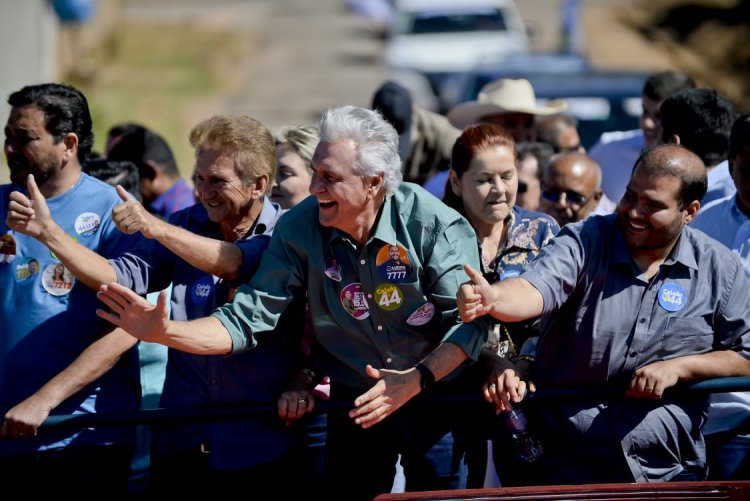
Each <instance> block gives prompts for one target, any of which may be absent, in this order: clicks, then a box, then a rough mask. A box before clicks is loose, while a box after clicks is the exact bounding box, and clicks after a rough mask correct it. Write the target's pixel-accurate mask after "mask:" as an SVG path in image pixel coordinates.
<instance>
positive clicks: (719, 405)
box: [690, 194, 750, 435]
mask: <svg viewBox="0 0 750 501" xmlns="http://www.w3.org/2000/svg"><path fill="white" fill-rule="evenodd" d="M717 222H720V224H717ZM690 226H691V227H693V228H695V229H698V230H701V231H703V232H705V233H706V235H708V236H709V237H712V238H715V239H716V240H718V241H719V242H720V243H722V244H724V245H725V246H726V247H727V248H729V249H731V250H732V251H733V252H735V253H736V254H737V255H738V256H739V257H740V259H741V260H742V264H743V266H744V268H745V273H746V274H748V275H750V218H748V217H747V216H746V215H745V213H744V212H742V211H741V210H740V208H739V207H738V206H737V195H736V194H735V195H731V196H729V197H726V198H722V199H719V200H715V201H714V202H712V203H710V204H708V205H706V206H705V207H702V208H701V210H700V212H699V213H698V216H697V217H696V218H695V219H694V220H693V222H691V223H690ZM710 401H711V404H710V406H709V408H708V421H707V422H706V424H705V425H704V426H703V430H702V431H703V434H704V435H710V434H712V433H718V432H722V431H729V430H731V429H733V428H735V427H737V426H739V425H740V424H741V423H742V422H744V421H746V420H747V419H748V418H750V392H747V391H737V392H724V393H712V394H711V400H710Z"/></svg>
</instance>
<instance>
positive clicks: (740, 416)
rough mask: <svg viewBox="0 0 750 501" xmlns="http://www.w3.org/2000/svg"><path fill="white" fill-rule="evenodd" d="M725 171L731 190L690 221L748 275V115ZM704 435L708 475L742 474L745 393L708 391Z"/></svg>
mask: <svg viewBox="0 0 750 501" xmlns="http://www.w3.org/2000/svg"><path fill="white" fill-rule="evenodd" d="M728 161H729V173H730V174H731V177H732V179H733V181H734V185H735V187H736V188H737V192H736V193H735V194H734V195H732V196H729V197H726V198H723V199H720V200H716V201H714V202H713V203H711V204H709V205H707V206H706V207H704V208H702V209H701V211H700V212H699V213H698V217H696V218H695V221H693V222H692V223H691V226H692V227H693V228H697V229H699V230H702V231H704V232H705V233H706V234H707V235H708V236H710V237H713V238H715V239H716V240H718V241H719V242H721V243H722V244H724V245H725V246H727V247H728V248H729V249H731V250H732V251H733V252H734V253H735V254H738V255H739V256H740V259H741V260H742V264H743V265H744V267H745V273H746V274H748V275H750V114H748V113H746V114H744V115H742V116H740V117H739V118H738V119H737V120H736V121H735V122H734V124H733V126H732V131H731V133H730V135H729V155H728ZM703 434H704V435H705V436H706V447H707V458H708V467H709V471H708V474H709V478H712V479H716V480H741V479H747V478H748V474H750V464H748V461H747V458H748V453H749V452H750V392H734V393H715V394H713V395H711V404H710V407H709V411H708V421H707V422H706V424H705V426H703Z"/></svg>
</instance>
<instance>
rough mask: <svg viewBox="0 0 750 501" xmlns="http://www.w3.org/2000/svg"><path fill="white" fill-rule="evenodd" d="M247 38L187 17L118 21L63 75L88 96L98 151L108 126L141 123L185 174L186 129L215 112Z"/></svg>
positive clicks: (189, 161)
mask: <svg viewBox="0 0 750 501" xmlns="http://www.w3.org/2000/svg"><path fill="white" fill-rule="evenodd" d="M248 43H249V41H248V40H246V39H244V38H243V36H242V35H241V34H240V33H238V32H234V31H226V30H218V29H208V28H205V27H199V26H195V25H192V24H187V23H179V24H178V23H175V24H168V25H164V24H143V23H132V22H126V23H124V24H123V25H122V26H121V27H120V28H119V29H118V30H117V31H116V32H115V33H113V34H112V36H111V37H110V39H108V40H107V41H106V42H105V43H104V44H102V45H101V46H99V47H96V48H95V49H94V50H92V51H91V52H90V53H89V54H87V55H86V57H85V59H84V60H83V61H82V62H81V65H80V66H79V67H78V68H77V71H76V72H75V74H73V75H70V76H68V78H66V79H65V80H66V81H67V82H70V83H71V84H73V85H75V86H77V87H78V88H80V89H81V90H82V91H83V92H84V94H85V95H86V97H87V98H88V100H89V105H90V107H91V114H92V118H93V121H94V134H95V136H96V142H95V146H94V149H95V151H98V152H103V151H104V142H105V140H106V134H107V130H108V129H109V128H110V127H111V126H113V125H115V124H118V123H122V122H137V123H141V124H143V125H145V126H147V127H149V128H151V129H153V130H155V131H156V132H158V133H159V134H161V135H162V136H164V138H165V139H166V140H167V142H168V143H169V145H170V146H171V147H172V150H173V151H174V153H175V157H176V159H177V163H178V165H179V167H180V171H181V173H182V174H183V176H185V177H186V178H189V177H190V175H191V173H192V168H193V154H192V151H191V149H190V145H189V143H188V139H187V137H188V133H189V131H190V128H191V127H193V126H194V125H195V124H196V123H198V122H199V121H200V120H202V119H204V118H208V116H210V115H212V114H214V113H218V112H220V110H218V109H217V108H216V106H215V104H214V103H216V101H217V99H219V98H220V96H221V95H222V94H225V93H226V92H228V91H230V90H231V89H232V88H233V86H235V85H237V81H236V80H235V79H233V78H232V75H233V73H234V72H233V70H232V69H233V67H235V65H236V64H238V61H241V60H242V49H243V47H247V46H248Z"/></svg>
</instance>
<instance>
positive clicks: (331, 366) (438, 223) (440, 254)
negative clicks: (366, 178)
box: [214, 183, 487, 389]
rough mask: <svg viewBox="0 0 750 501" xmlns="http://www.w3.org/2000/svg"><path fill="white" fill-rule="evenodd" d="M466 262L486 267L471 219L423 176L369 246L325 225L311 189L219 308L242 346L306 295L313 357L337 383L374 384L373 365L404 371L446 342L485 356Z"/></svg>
mask: <svg viewBox="0 0 750 501" xmlns="http://www.w3.org/2000/svg"><path fill="white" fill-rule="evenodd" d="M393 246H397V247H398V254H399V255H398V256H397V257H395V256H392V253H393V252H394V250H395V248H394V247H393ZM394 257H395V259H393V258H394ZM464 263H469V264H470V265H472V266H475V267H476V268H477V269H478V268H479V253H478V251H477V245H476V235H475V233H474V230H473V229H472V227H471V225H470V224H469V223H468V221H466V220H465V219H464V218H463V217H462V216H461V215H459V214H458V213H457V212H456V211H454V210H452V209H450V208H448V207H447V206H446V205H444V204H443V203H442V202H441V201H440V200H438V199H437V198H435V197H434V196H433V195H431V194H430V193H428V192H427V191H425V190H424V189H422V188H421V187H419V186H417V185H415V184H411V183H402V184H401V186H400V188H399V190H398V191H397V192H396V193H395V194H393V195H389V196H387V197H386V200H385V203H384V204H383V207H382V209H381V213H380V215H379V217H378V219H377V222H376V226H375V229H374V231H373V233H372V236H371V237H370V238H369V239H368V241H367V242H366V243H365V245H364V246H362V247H359V246H357V245H356V244H355V242H354V241H353V240H352V239H351V238H350V237H349V236H348V235H347V234H345V233H343V232H341V231H339V230H337V229H335V228H329V227H323V226H321V225H320V223H319V221H318V205H317V200H316V199H315V198H314V197H309V198H308V199H306V200H305V201H303V202H302V203H300V204H299V205H298V206H297V207H295V208H293V209H292V210H290V211H289V212H287V213H286V214H285V215H284V216H283V217H282V218H281V220H280V221H279V223H278V224H277V226H276V229H275V231H274V234H273V237H272V238H271V243H270V245H269V247H268V249H267V250H266V252H265V253H264V255H263V258H262V260H261V263H260V267H259V269H258V271H257V272H256V273H255V275H254V276H253V278H252V279H251V281H250V282H249V284H247V285H245V286H243V287H241V288H240V289H239V290H238V291H237V294H236V295H235V298H234V301H233V302H232V303H228V304H226V305H224V306H223V307H221V308H219V309H218V310H217V311H216V312H215V313H214V316H216V317H217V318H218V319H219V320H220V321H221V322H222V323H223V324H224V326H225V327H226V328H227V330H228V331H229V334H230V335H231V337H232V342H233V352H242V351H245V350H248V349H251V348H253V347H254V346H255V345H256V344H257V343H258V342H259V340H262V337H263V335H265V334H267V333H270V332H271V331H272V330H273V328H274V327H275V325H276V324H277V322H278V320H279V317H280V315H281V314H282V312H284V310H285V309H286V308H287V306H288V305H289V304H290V303H291V302H292V300H293V299H295V298H300V297H305V295H306V297H307V301H308V305H309V309H310V317H311V320H312V327H313V333H314V338H315V339H314V341H315V342H314V344H313V348H312V361H313V364H314V365H315V366H316V368H318V369H319V370H320V371H322V373H324V374H326V375H328V376H330V378H331V380H332V381H334V382H339V383H341V384H345V385H347V386H349V387H352V388H355V389H367V388H369V387H370V386H372V379H371V378H369V377H368V376H367V375H366V374H365V365H366V364H371V365H372V366H374V367H376V368H386V369H396V370H405V369H408V368H410V367H412V366H413V365H414V364H415V363H416V362H418V361H419V360H421V359H422V358H424V357H425V356H426V355H427V354H428V353H430V352H431V351H433V350H434V349H435V348H436V347H437V346H438V345H439V344H440V343H441V342H443V341H447V342H451V343H455V344H457V345H458V346H460V347H461V348H463V350H464V351H465V352H466V353H467V354H468V355H469V357H470V358H472V359H476V357H477V355H478V353H479V350H480V348H481V346H482V344H483V343H484V342H485V340H486V332H487V329H486V326H485V327H484V328H482V325H483V324H484V322H483V321H481V319H480V321H477V322H472V323H470V324H463V323H461V321H460V319H459V318H458V310H457V308H456V292H457V290H458V287H459V285H460V284H461V283H463V282H465V281H467V280H468V277H467V275H466V273H465V272H464V270H463V265H464ZM261 342H262V341H261Z"/></svg>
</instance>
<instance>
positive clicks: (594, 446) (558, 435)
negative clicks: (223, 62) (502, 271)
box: [457, 145, 750, 483]
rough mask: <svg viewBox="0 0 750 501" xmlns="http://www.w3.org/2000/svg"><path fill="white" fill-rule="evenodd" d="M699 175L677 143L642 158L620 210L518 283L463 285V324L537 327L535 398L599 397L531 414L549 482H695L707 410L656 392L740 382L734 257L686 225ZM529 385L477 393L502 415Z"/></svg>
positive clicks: (747, 351)
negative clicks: (527, 321)
mask: <svg viewBox="0 0 750 501" xmlns="http://www.w3.org/2000/svg"><path fill="white" fill-rule="evenodd" d="M705 190H706V171H705V166H704V164H703V162H702V161H701V160H700V158H698V157H697V156H696V155H695V154H693V153H692V152H690V151H689V150H687V149H686V148H684V147H682V146H679V145H662V146H657V147H655V148H653V149H650V150H647V151H646V152H644V153H643V154H642V155H641V157H640V158H639V159H638V161H637V162H636V166H635V169H634V170H633V174H632V176H631V178H630V182H629V184H628V187H627V189H626V192H625V195H624V196H623V198H622V200H621V202H620V204H619V207H618V212H617V213H615V214H613V215H608V216H591V217H589V218H588V219H586V220H584V221H581V222H578V223H571V224H568V225H566V226H565V227H564V228H563V229H562V230H561V231H560V233H558V234H557V236H556V237H555V239H554V241H553V242H552V244H550V245H548V246H547V247H545V248H544V249H543V250H542V252H541V253H540V255H539V257H538V258H537V259H536V260H535V261H534V262H533V263H532V264H531V266H530V267H529V269H528V270H527V271H526V272H525V273H523V274H522V275H521V276H520V277H519V278H514V279H508V280H505V281H503V282H499V283H496V284H492V285H490V284H488V283H487V281H486V280H484V279H483V278H482V275H481V274H479V273H477V272H476V271H475V270H473V269H471V268H470V267H467V268H468V272H469V274H470V276H471V280H472V281H471V282H469V283H466V284H464V285H462V286H461V288H460V290H459V293H458V295H457V300H458V306H459V310H460V313H461V317H462V318H463V320H464V321H466V322H470V321H472V320H474V319H475V318H477V317H478V316H481V315H484V314H490V315H492V316H493V317H495V318H498V319H500V320H505V321H514V320H519V319H524V318H529V317H535V316H538V315H543V317H542V332H541V335H540V338H539V343H538V346H537V358H536V380H535V381H534V382H535V383H536V384H537V386H538V387H539V388H550V387H555V386H557V387H560V386H562V387H578V388H580V387H587V388H592V387H593V388H599V389H601V390H603V391H608V392H611V393H613V394H614V396H613V397H612V398H610V399H607V398H604V397H601V398H598V399H589V398H581V399H578V398H574V399H566V400H564V401H562V400H555V401H544V402H539V405H538V408H537V410H538V412H539V416H540V418H541V421H542V424H543V425H542V426H540V427H539V428H538V429H539V430H540V432H547V433H545V434H544V436H543V439H544V440H545V441H546V443H545V454H546V458H545V461H546V465H545V466H546V474H547V479H546V480H547V481H549V482H550V483H602V482H649V481H671V480H702V479H705V476H706V459H705V447H704V441H703V437H702V435H701V430H700V427H701V425H702V424H703V422H704V421H705V418H706V408H707V399H704V398H700V397H698V396H696V395H688V396H685V395H681V394H676V393H673V392H667V393H665V390H667V389H669V388H671V387H673V386H675V385H677V384H678V383H685V382H692V381H698V380H703V379H707V378H713V377H724V376H745V375H748V374H750V361H748V358H750V309H748V308H747V298H748V295H750V282H749V281H748V278H747V276H746V275H745V273H744V270H743V267H742V264H741V263H740V261H739V259H737V256H736V255H734V254H732V253H731V252H730V251H729V250H728V249H726V248H725V247H723V246H721V245H719V244H718V243H717V242H716V241H715V240H713V239H711V238H708V237H707V236H706V235H705V234H703V233H702V232H700V231H696V230H694V229H692V228H690V227H688V226H686V225H687V224H688V223H689V222H690V221H692V220H693V218H694V217H695V215H696V214H697V212H698V209H699V207H700V202H699V200H700V199H701V198H702V197H703V195H704V193H705ZM525 387H526V382H523V383H522V382H521V381H520V380H519V379H518V378H517V377H516V378H509V379H507V380H506V382H505V383H504V384H503V385H502V387H501V386H495V387H490V388H489V389H488V392H489V393H490V396H491V397H492V398H493V399H494V400H495V401H496V403H497V405H498V406H500V407H502V408H504V407H507V406H509V405H510V404H511V402H518V401H520V400H521V399H522V398H523V395H522V392H523V389H524V388H525Z"/></svg>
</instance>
